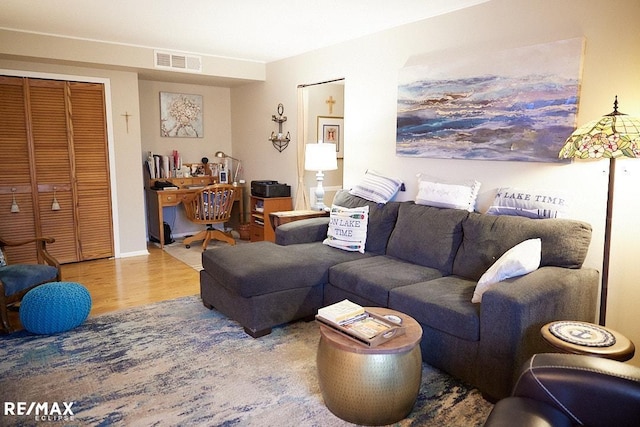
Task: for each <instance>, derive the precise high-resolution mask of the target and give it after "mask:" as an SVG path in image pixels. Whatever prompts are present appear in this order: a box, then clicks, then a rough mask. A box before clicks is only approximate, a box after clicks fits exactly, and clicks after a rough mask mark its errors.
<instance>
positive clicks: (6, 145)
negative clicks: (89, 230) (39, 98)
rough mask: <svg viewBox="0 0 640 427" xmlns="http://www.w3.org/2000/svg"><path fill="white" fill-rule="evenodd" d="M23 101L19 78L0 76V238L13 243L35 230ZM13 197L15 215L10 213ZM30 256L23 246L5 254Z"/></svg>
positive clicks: (16, 259) (17, 258)
mask: <svg viewBox="0 0 640 427" xmlns="http://www.w3.org/2000/svg"><path fill="white" fill-rule="evenodd" d="M24 98H25V91H24V85H23V80H22V79H21V78H19V77H5V76H0V153H1V155H0V156H1V157H0V161H2V167H0V235H1V236H2V237H4V238H5V239H7V240H15V241H20V240H27V239H30V238H32V237H33V235H34V230H35V227H36V225H35V222H34V218H35V214H34V210H33V201H32V194H31V162H30V160H29V144H28V135H27V114H26V111H25V103H24ZM12 190H14V191H13V192H12ZM13 197H15V201H16V206H17V207H18V208H19V210H20V211H19V212H13V213H12V212H11V205H12V201H13ZM34 254H35V245H25V246H21V247H18V248H7V254H6V255H7V256H8V258H9V260H10V261H12V262H19V261H27V260H29V261H34V260H35V256H34Z"/></svg>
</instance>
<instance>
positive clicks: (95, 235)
mask: <svg viewBox="0 0 640 427" xmlns="http://www.w3.org/2000/svg"><path fill="white" fill-rule="evenodd" d="M69 91H70V100H71V121H72V124H73V152H74V158H75V172H76V182H77V208H78V209H77V215H78V217H77V224H78V227H77V233H78V241H79V247H80V260H87V259H96V258H105V257H110V256H113V237H112V236H113V226H112V224H113V222H112V217H111V193H110V183H109V153H108V150H107V144H106V141H107V130H106V118H105V110H104V85H102V84H93V83H73V82H71V83H69Z"/></svg>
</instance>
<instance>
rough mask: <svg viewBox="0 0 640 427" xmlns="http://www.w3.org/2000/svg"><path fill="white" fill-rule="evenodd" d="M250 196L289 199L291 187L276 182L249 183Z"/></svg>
mask: <svg viewBox="0 0 640 427" xmlns="http://www.w3.org/2000/svg"><path fill="white" fill-rule="evenodd" d="M251 195H252V196H256V197H291V186H290V185H287V184H280V183H278V181H271V180H264V181H251Z"/></svg>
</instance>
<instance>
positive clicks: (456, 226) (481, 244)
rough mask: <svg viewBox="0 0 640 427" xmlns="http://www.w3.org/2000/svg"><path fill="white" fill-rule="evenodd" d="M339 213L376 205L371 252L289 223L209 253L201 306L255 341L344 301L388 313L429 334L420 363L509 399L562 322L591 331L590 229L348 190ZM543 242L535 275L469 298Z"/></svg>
mask: <svg viewBox="0 0 640 427" xmlns="http://www.w3.org/2000/svg"><path fill="white" fill-rule="evenodd" d="M334 203H335V204H337V205H340V206H344V207H357V206H365V205H368V206H369V210H370V213H369V225H368V234H367V240H366V251H365V253H360V252H347V251H343V250H340V249H335V248H332V247H329V246H327V245H324V244H322V240H323V239H324V238H325V237H326V234H327V224H328V218H315V219H309V220H303V221H297V222H292V223H289V224H285V225H282V226H280V227H279V228H278V229H277V230H276V243H271V242H256V243H251V244H247V245H236V246H229V247H225V248H220V249H217V250H215V251H206V252H204V253H203V258H202V261H203V270H202V271H201V276H200V284H201V296H202V301H203V303H204V305H205V306H207V307H209V308H216V309H217V310H219V311H220V312H222V313H224V314H225V315H227V316H229V317H230V318H232V319H234V320H236V321H238V322H239V323H240V324H241V325H242V326H243V327H244V329H245V331H246V332H247V333H248V334H250V335H251V336H253V337H259V336H261V335H264V334H268V333H270V332H271V328H272V327H274V326H277V325H280V324H283V323H286V322H290V321H294V320H297V319H311V318H313V316H314V315H315V314H316V312H317V310H318V308H320V307H322V306H324V305H328V304H331V303H334V302H337V301H340V300H342V299H345V298H348V299H350V300H351V301H354V302H356V303H358V304H361V305H365V306H381V307H389V308H392V309H395V310H398V311H401V312H404V313H406V314H408V315H410V316H412V317H413V318H415V319H416V320H417V321H418V322H419V323H420V325H421V326H422V328H423V337H422V342H421V348H422V357H423V360H424V361H425V362H426V363H428V364H430V365H432V366H435V367H437V368H440V369H442V370H444V371H446V372H448V373H450V374H452V375H454V376H456V377H458V378H460V379H462V380H464V381H466V382H468V383H470V384H472V385H474V386H476V387H478V388H479V389H480V390H481V391H482V392H483V393H484V394H485V395H486V396H488V397H490V398H492V399H499V398H502V397H505V396H508V395H509V393H510V391H511V387H512V385H513V383H514V381H515V376H516V375H517V372H518V371H519V369H520V367H521V364H522V363H523V362H524V361H525V360H527V359H528V358H529V357H531V356H532V355H533V354H534V353H538V352H542V351H549V347H548V346H547V345H546V344H545V343H544V342H543V340H542V338H541V335H540V328H541V327H542V325H544V324H545V323H547V322H550V321H552V320H559V319H571V320H581V321H593V320H594V318H595V310H596V299H597V288H598V272H597V271H596V270H594V269H587V268H582V263H583V261H584V259H585V257H586V254H587V250H588V247H589V243H590V240H591V227H590V226H589V225H588V224H585V223H583V222H579V221H573V220H562V219H529V218H524V217H515V216H493V215H486V214H479V213H475V212H472V213H470V212H467V211H464V210H457V209H444V208H436V207H430V206H424V205H417V204H414V203H413V202H389V203H387V204H384V205H383V204H376V203H373V202H369V201H367V200H364V199H361V198H359V197H356V196H352V195H350V194H349V193H348V192H346V191H343V192H340V193H339V194H338V195H337V196H336V198H335V199H334ZM531 238H541V240H542V257H541V264H540V268H538V269H537V270H535V271H533V272H532V273H529V274H527V275H524V276H520V277H516V278H511V279H507V280H505V281H503V282H500V283H498V284H497V285H495V286H494V287H493V288H491V289H490V290H489V291H487V292H486V293H485V294H484V296H483V299H482V302H481V303H477V304H474V303H472V302H471V298H472V295H473V292H474V289H475V285H476V283H477V281H478V279H479V278H480V277H481V276H482V274H483V273H484V272H485V271H486V270H487V269H488V268H489V267H490V266H491V265H492V264H493V263H494V262H495V261H496V260H497V259H498V258H499V257H500V256H501V255H502V254H504V253H505V252H506V251H507V250H509V249H510V248H511V247H513V246H515V245H516V244H518V243H520V242H522V241H524V240H526V239H531Z"/></svg>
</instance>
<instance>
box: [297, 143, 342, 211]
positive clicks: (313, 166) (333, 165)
mask: <svg viewBox="0 0 640 427" xmlns="http://www.w3.org/2000/svg"><path fill="white" fill-rule="evenodd" d="M304 168H305V170H308V171H316V181H317V185H316V192H315V195H316V203H315V204H314V205H313V207H312V209H313V210H316V211H324V210H327V209H328V208H327V207H326V206H325V204H324V188H323V187H322V181H324V173H323V171H328V170H335V169H338V160H337V159H336V144H327V143H322V142H319V143H317V144H307V145H306V148H305V153H304Z"/></svg>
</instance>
